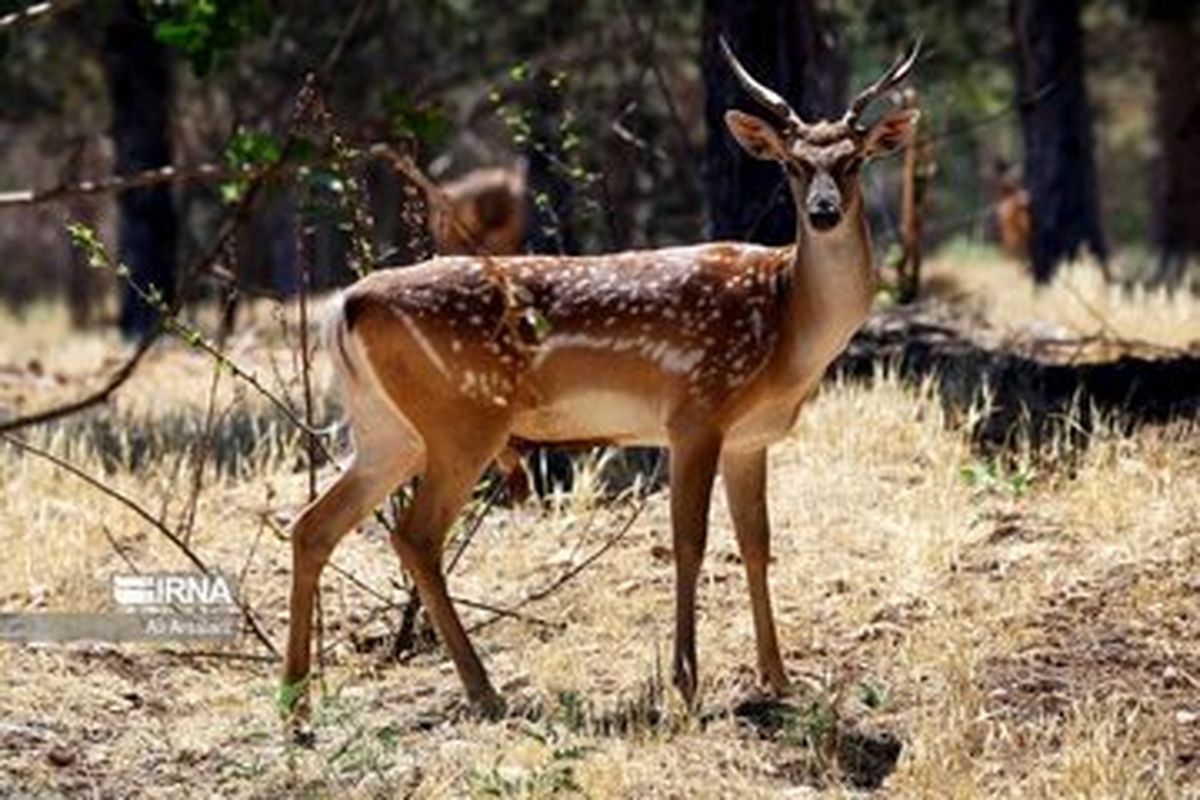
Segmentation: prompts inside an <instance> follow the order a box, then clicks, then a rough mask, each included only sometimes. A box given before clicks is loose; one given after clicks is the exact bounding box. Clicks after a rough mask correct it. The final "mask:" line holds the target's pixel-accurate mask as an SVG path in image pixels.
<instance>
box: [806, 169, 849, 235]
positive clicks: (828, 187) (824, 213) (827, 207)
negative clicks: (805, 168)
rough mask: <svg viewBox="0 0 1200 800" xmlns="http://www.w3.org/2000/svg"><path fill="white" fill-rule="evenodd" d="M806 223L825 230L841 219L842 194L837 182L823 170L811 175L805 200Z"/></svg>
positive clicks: (819, 229)
mask: <svg viewBox="0 0 1200 800" xmlns="http://www.w3.org/2000/svg"><path fill="white" fill-rule="evenodd" d="M804 205H805V209H804V210H805V211H806V212H807V213H808V224H809V225H811V226H812V227H813V228H815V229H816V230H818V231H827V230H829V229H830V228H832V227H833V226H834V225H837V224H838V223H839V222H841V220H842V196H841V193H840V192H839V191H838V187H837V183H836V182H835V181H834V180H833V178H832V177H831V176H830V175H829V173H828V172H825V171H824V170H822V171H820V172H818V173H817V174H816V175H814V176H813V179H812V183H810V184H809V187H808V197H807V201H806V202H805V204H804Z"/></svg>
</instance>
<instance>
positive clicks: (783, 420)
mask: <svg viewBox="0 0 1200 800" xmlns="http://www.w3.org/2000/svg"><path fill="white" fill-rule="evenodd" d="M722 49H723V50H724V54H725V57H726V59H727V60H728V62H729V65H730V68H731V69H732V70H733V71H734V73H735V74H736V76H737V78H738V80H739V82H740V83H741V85H742V86H743V88H744V89H745V90H746V92H747V93H748V94H749V95H750V96H751V97H753V98H754V99H755V100H756V101H757V102H758V103H759V104H761V105H762V106H763V107H765V108H766V110H767V111H768V112H770V114H771V116H772V119H771V121H769V122H768V121H767V120H763V119H759V118H758V117H755V116H751V115H750V114H746V113H743V112H741V111H729V112H728V113H727V114H726V118H725V120H726V124H727V126H728V128H729V131H730V132H731V133H732V135H733V137H734V139H735V140H736V141H737V142H738V143H739V144H740V145H741V147H743V148H744V149H745V150H746V151H747V152H748V153H749V154H750V155H751V156H753V157H754V158H758V159H765V160H770V161H774V162H776V163H778V164H779V165H780V166H781V167H782V168H783V170H784V172H785V174H786V176H787V180H788V183H789V186H790V188H791V194H792V199H793V202H794V203H795V207H796V216H797V225H796V227H797V230H796V237H797V239H796V242H795V244H793V245H791V246H787V247H764V246H759V245H755V244H747V243H740V242H721V243H710V244H700V245H695V246H690V247H675V248H669V249H663V250H645V251H635V252H626V253H620V254H612V255H597V256H577V257H550V256H546V257H541V256H514V257H500V258H481V257H475V256H465V257H454V258H436V259H433V260H431V261H428V262H425V263H424V264H420V265H417V266H415V267H409V268H404V269H395V270H382V271H379V272H376V273H374V274H373V275H371V276H369V277H367V278H364V279H363V280H361V281H359V282H358V283H356V284H354V285H353V286H351V287H349V288H348V289H346V290H345V291H344V292H343V293H342V294H341V296H340V298H339V301H338V302H337V304H336V305H335V307H334V309H333V311H332V314H331V315H330V317H329V318H328V321H327V328H326V342H327V344H326V346H327V349H328V352H329V355H330V357H331V358H332V360H333V362H334V365H335V369H336V374H337V376H338V378H339V382H340V384H341V389H342V393H343V395H344V397H345V406H346V408H347V410H348V414H349V417H350V424H351V429H352V432H353V440H354V456H353V459H352V460H351V462H350V464H349V465H348V468H347V469H346V471H345V472H343V473H342V474H341V475H340V476H339V477H338V478H337V479H336V480H335V481H334V482H333V484H332V485H330V486H329V487H328V488H326V489H325V491H324V493H323V494H322V495H321V496H320V497H319V498H318V499H317V500H316V501H315V502H313V503H312V504H311V505H309V506H308V507H307V508H305V509H304V511H303V512H301V514H300V516H299V518H298V519H297V520H296V522H295V523H294V525H293V527H292V531H291V539H292V552H293V573H292V591H291V607H290V613H291V619H290V630H289V636H288V646H287V658H286V665H285V675H284V679H285V681H286V682H287V684H288V686H289V687H291V688H292V690H291V691H289V692H288V696H294V697H296V698H297V699H298V700H300V698H301V697H302V696H303V687H304V686H305V680H306V678H307V676H308V673H309V664H310V656H311V653H310V650H311V641H310V639H311V624H312V612H313V602H314V593H315V592H316V590H317V586H318V581H319V578H320V574H321V570H322V569H323V568H324V566H325V564H326V562H327V561H328V559H329V556H330V554H331V553H332V551H333V549H334V547H335V546H336V545H337V543H338V541H339V540H340V539H341V538H342V537H343V535H344V534H345V533H346V532H347V531H348V530H349V529H350V528H351V527H352V526H353V525H355V524H356V523H357V522H358V521H359V520H361V519H362V518H363V517H365V516H366V515H367V514H368V513H369V512H370V511H371V509H372V508H373V507H374V506H375V505H376V504H378V503H379V502H380V501H382V500H383V499H384V498H385V497H386V496H387V495H388V494H389V493H390V492H391V491H393V490H394V489H395V488H396V487H397V486H399V485H401V484H403V483H404V482H406V481H408V480H409V479H411V478H414V477H417V476H420V481H419V483H418V485H417V488H416V493H415V495H414V497H413V501H412V503H411V505H410V506H409V508H408V509H407V512H406V516H405V518H404V520H403V522H402V523H401V524H400V526H399V528H398V529H397V530H396V531H395V533H394V534H393V536H392V545H393V547H394V548H395V550H396V552H397V553H398V554H399V556H400V559H401V561H402V562H403V564H404V566H405V567H406V569H407V570H408V572H409V573H410V575H411V576H412V578H413V581H414V583H415V584H416V587H417V590H418V592H419V593H420V596H421V599H422V601H423V603H424V605H425V608H426V609H427V610H428V612H429V615H430V618H431V619H432V621H433V624H434V626H435V627H436V629H437V632H438V634H439V636H440V638H441V641H442V642H443V643H444V645H445V646H446V648H447V650H448V651H449V654H450V656H451V658H452V659H453V661H454V665H455V667H456V669H457V671H458V674H459V676H460V678H461V679H462V682H463V684H464V686H465V688H466V692H467V695H468V697H469V698H470V700H471V701H472V703H473V704H474V705H475V706H476V708H478V709H479V710H481V711H482V712H485V713H489V714H495V713H499V712H500V711H501V710H502V708H503V704H502V702H501V701H500V698H499V696H498V695H497V694H496V692H495V690H494V689H493V688H492V685H491V682H490V681H489V680H488V676H487V673H486V671H485V670H484V667H483V664H482V663H481V661H480V660H479V657H478V656H477V655H476V653H475V650H474V648H473V647H472V646H471V643H470V641H469V640H468V639H467V634H466V632H465V630H464V628H463V625H462V622H461V621H460V619H459V617H458V614H457V613H456V612H455V609H454V606H453V604H452V603H451V600H450V596H449V594H448V592H447V589H446V581H445V577H444V576H443V573H442V568H441V560H442V547H443V543H444V540H445V537H446V533H447V531H448V530H449V528H450V526H451V524H452V523H453V521H454V519H455V517H456V516H457V514H458V512H459V509H460V508H461V506H462V505H463V503H464V501H465V500H466V498H467V497H468V496H469V494H470V492H471V490H472V488H473V487H474V486H475V482H476V480H477V479H478V477H479V473H480V471H481V470H482V469H483V468H484V467H485V466H486V465H487V464H488V463H489V462H490V461H491V460H492V459H493V458H495V456H496V455H497V454H498V453H500V452H501V451H502V450H503V449H504V448H505V446H506V445H507V443H508V442H509V441H510V440H512V439H513V438H517V439H521V440H525V441H529V442H539V443H541V442H545V443H561V442H608V443H615V444H649V445H665V446H667V447H669V448H670V451H671V464H670V511H671V525H672V532H673V542H674V555H675V569H676V588H675V610H676V618H675V651H674V660H673V667H674V682H675V684H676V686H677V687H678V688H679V689H680V691H681V692H682V694H683V696H684V697H685V699H686V700H687V701H688V702H689V703H691V702H692V701H693V699H694V697H695V692H696V687H697V676H698V671H697V659H696V645H695V624H696V616H695V603H696V586H697V579H698V577H699V573H700V566H701V560H702V558H703V555H704V549H705V543H706V540H707V534H708V510H709V501H710V498H711V493H712V487H713V481H714V477H715V475H716V473H717V471H718V469H719V470H720V472H721V473H722V475H723V476H724V484H725V491H726V494H727V496H728V500H729V507H730V511H731V514H732V517H733V522H734V529H735V532H736V535H737V540H738V546H739V548H740V550H741V554H742V557H743V560H744V562H745V568H746V574H747V578H748V582H749V587H750V601H751V608H752V610H753V618H754V629H755V635H756V640H757V654H758V668H759V671H760V673H761V675H762V677H763V679H764V680H765V681H766V683H767V684H768V685H769V687H770V688H771V689H772V690H774V691H775V692H780V693H781V692H783V691H785V689H786V687H787V676H786V673H785V670H784V666H783V661H782V659H781V657H780V653H779V646H778V643H777V640H776V633H775V624H774V620H773V616H772V611H771V601H770V596H769V592H768V584H767V564H768V562H769V543H768V540H769V525H768V514H767V497H766V490H767V447H768V446H769V445H771V444H772V443H774V442H777V441H779V440H780V439H781V438H782V437H784V436H785V435H786V434H787V433H788V432H789V431H790V430H791V429H792V427H793V425H794V423H795V421H796V418H797V415H798V413H799V411H800V408H801V406H802V405H803V404H804V401H805V400H806V399H807V398H808V397H809V395H810V394H811V393H812V392H813V390H814V389H815V388H816V386H817V384H818V382H819V381H820V380H821V377H822V375H823V374H824V372H825V369H826V367H827V366H828V364H829V363H830V361H832V360H833V358H834V357H835V356H836V355H837V354H838V353H839V352H840V351H841V350H842V349H843V348H844V347H845V345H846V343H847V341H848V340H849V338H850V336H851V335H852V334H853V333H854V331H855V330H856V329H857V328H858V327H859V325H860V324H861V323H862V321H863V320H864V318H865V317H866V315H867V312H868V309H869V308H870V305H871V300H872V297H873V295H874V291H875V267H874V263H873V260H872V255H871V244H870V242H871V238H870V234H869V231H868V228H867V220H866V215H865V213H864V209H863V197H862V189H861V180H860V171H861V168H862V166H863V164H864V163H866V162H867V161H868V160H869V159H871V158H872V157H874V156H877V155H880V154H882V153H885V152H889V151H891V150H894V149H895V148H896V147H898V146H900V145H901V144H903V143H904V142H905V141H906V139H907V137H908V135H909V131H910V129H911V126H912V125H913V124H914V122H915V120H916V118H917V114H918V112H917V111H916V110H915V109H892V110H890V111H888V112H887V113H885V114H884V115H883V116H882V117H881V118H879V119H878V121H876V122H875V123H874V124H872V125H870V126H867V125H864V124H863V115H864V113H865V112H866V110H867V108H868V106H870V105H872V104H873V103H874V102H875V101H876V100H878V99H880V98H881V97H883V96H885V95H886V94H888V93H889V91H890V89H892V88H893V87H895V86H896V85H898V84H899V83H900V82H901V81H903V80H904V79H905V77H907V75H908V74H909V72H910V71H911V69H912V67H913V64H914V63H915V61H916V56H917V49H918V48H917V45H914V46H913V47H912V48H911V49H910V50H909V52H908V53H907V54H905V55H904V56H903V57H901V58H899V59H898V60H897V61H896V62H895V63H894V64H893V65H892V66H891V68H889V69H888V70H887V71H886V72H885V73H884V74H883V76H882V77H880V79H879V80H877V81H876V82H875V83H874V84H872V85H871V86H869V87H868V88H867V89H865V90H864V91H863V92H862V93H861V94H859V95H858V96H857V97H856V98H855V99H854V100H853V102H852V103H851V105H850V108H849V110H847V111H846V113H845V114H844V115H843V116H842V117H840V118H839V119H835V120H823V121H816V122H809V121H807V120H804V119H801V117H800V116H799V115H798V114H797V113H796V112H795V111H794V110H792V108H791V107H790V106H789V105H788V104H787V103H786V102H785V101H784V100H783V98H781V97H780V96H779V95H778V94H776V93H775V92H774V91H772V90H771V89H769V88H767V87H765V86H763V85H761V84H760V83H758V82H757V81H756V80H755V79H754V78H753V77H752V76H751V75H750V74H749V73H748V72H747V71H746V70H745V69H744V68H743V67H742V66H741V64H739V63H738V61H737V59H736V58H735V57H734V55H733V53H732V52H731V51H730V50H729V48H728V47H727V46H726V45H725V44H724V42H722ZM514 546H517V545H514ZM306 708H307V703H306V702H305V701H303V700H300V701H299V705H298V707H296V711H297V714H296V719H298V720H299V719H302V718H303V714H304V712H305V710H306Z"/></svg>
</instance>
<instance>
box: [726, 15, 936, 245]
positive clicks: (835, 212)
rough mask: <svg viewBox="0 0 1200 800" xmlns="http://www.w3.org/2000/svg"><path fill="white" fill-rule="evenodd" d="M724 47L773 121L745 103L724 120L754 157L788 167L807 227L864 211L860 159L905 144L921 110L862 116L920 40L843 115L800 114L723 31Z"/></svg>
mask: <svg viewBox="0 0 1200 800" xmlns="http://www.w3.org/2000/svg"><path fill="white" fill-rule="evenodd" d="M721 51H722V52H723V53H724V55H725V59H726V60H727V61H728V62H729V66H730V68H731V69H732V70H733V73H734V75H735V76H736V77H737V79H738V82H739V83H740V84H741V85H742V88H744V89H745V90H746V92H747V93H748V94H749V95H750V96H751V97H753V98H754V99H755V100H757V101H758V102H759V103H760V104H761V105H762V106H763V107H764V108H766V109H767V110H768V111H770V112H771V114H772V116H774V118H775V120H774V122H773V123H772V122H767V121H766V120H763V119H760V118H759V117H756V116H754V115H752V114H747V113H745V112H743V111H729V112H727V113H726V114H725V124H726V125H727V126H728V127H729V131H730V133H732V134H733V136H734V138H735V139H736V140H737V142H738V144H740V145H741V146H742V149H744V150H745V151H746V152H747V153H749V154H750V155H751V156H752V157H754V158H757V159H761V160H765V161H776V162H778V163H779V164H780V165H781V166H782V167H783V169H784V172H785V173H786V174H787V178H788V184H789V185H790V187H791V190H792V197H793V199H794V201H795V204H796V211H797V217H798V218H799V223H798V224H799V225H800V226H801V228H802V230H804V231H806V232H816V233H824V232H828V231H832V230H833V229H835V228H836V227H837V226H838V225H839V224H841V222H842V220H843V219H845V218H846V217H847V215H848V214H850V213H854V212H859V211H861V209H862V197H861V189H860V184H859V174H860V170H861V168H862V166H863V164H864V163H866V162H867V161H868V160H870V159H871V158H874V157H876V156H879V155H883V154H885V153H889V152H891V151H892V150H894V149H896V148H897V147H899V146H900V145H901V144H903V143H904V142H905V141H906V140H907V138H908V136H909V134H910V132H911V130H912V128H913V125H914V124H915V122H916V120H917V117H918V112H917V110H916V109H893V110H891V111H889V112H887V113H885V114H884V115H883V116H882V117H881V118H880V119H879V120H877V121H876V122H875V123H874V124H871V125H869V126H868V125H864V124H863V115H864V113H865V112H866V111H867V109H868V108H869V107H870V106H871V105H872V104H873V103H874V102H875V101H877V100H879V99H880V98H882V97H884V96H885V95H886V94H887V93H888V91H890V90H891V89H892V88H893V87H895V86H897V85H898V84H900V83H901V82H902V81H903V80H904V79H905V78H907V77H908V74H909V72H911V71H912V68H913V65H914V64H915V63H916V60H917V54H918V52H919V51H920V41H919V40H918V41H916V42H914V43H913V44H912V46H911V47H910V48H909V50H908V52H907V53H905V54H904V55H902V56H901V57H899V58H898V59H896V61H895V62H894V63H893V64H892V66H891V67H889V68H888V70H887V71H886V72H884V74H883V75H882V76H880V78H879V79H878V80H877V81H875V82H874V83H872V84H871V85H870V86H868V87H867V88H866V89H864V90H863V91H862V92H860V93H859V94H858V96H857V97H855V98H854V100H853V101H851V103H850V107H849V108H848V109H847V110H846V113H845V114H844V115H843V116H842V117H841V118H840V119H837V120H819V121H816V122H808V121H806V120H804V119H802V118H801V117H800V115H799V114H797V113H796V111H795V110H794V109H793V108H792V107H791V106H790V105H788V103H787V101H785V100H784V99H783V98H782V97H780V96H779V94H777V93H776V92H775V91H773V90H771V89H769V88H767V87H766V86H764V85H763V84H761V83H759V82H758V81H757V80H755V78H754V77H753V76H751V75H750V73H749V72H748V71H747V70H746V68H745V67H743V66H742V65H741V63H740V62H739V61H738V60H737V57H736V56H734V54H733V51H732V50H731V49H730V48H729V45H728V43H726V41H725V39H724V38H722V39H721Z"/></svg>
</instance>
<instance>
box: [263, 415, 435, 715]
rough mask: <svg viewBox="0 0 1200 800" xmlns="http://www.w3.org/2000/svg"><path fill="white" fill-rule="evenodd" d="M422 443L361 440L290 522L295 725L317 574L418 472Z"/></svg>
mask: <svg viewBox="0 0 1200 800" xmlns="http://www.w3.org/2000/svg"><path fill="white" fill-rule="evenodd" d="M420 462H421V445H420V442H419V441H417V440H414V439H396V438H393V439H392V440H390V441H389V440H364V441H363V446H360V447H358V448H356V450H355V453H354V457H353V459H352V460H351V463H350V466H349V467H348V468H347V469H346V471H345V472H343V473H342V474H341V475H339V476H338V477H337V479H336V480H335V481H334V482H333V483H332V484H330V485H329V486H328V487H326V489H325V490H324V491H323V492H322V493H321V495H320V497H318V498H317V499H316V500H314V501H313V502H312V503H311V504H309V505H308V506H307V507H306V508H305V509H304V510H303V511H301V512H300V516H299V517H298V518H297V519H296V521H295V522H294V523H293V524H292V529H291V540H292V592H291V600H290V612H289V619H288V645H287V654H286V658H285V663H284V682H285V686H286V687H288V688H287V689H286V690H285V691H286V693H287V694H286V697H287V699H288V700H290V701H291V702H290V705H291V706H292V707H291V708H289V709H287V710H288V711H290V712H292V713H293V714H294V715H295V717H296V720H297V721H301V722H302V721H303V720H304V719H305V718H306V717H307V715H308V711H309V708H308V698H307V687H305V686H304V681H305V680H306V679H307V678H308V675H309V665H310V659H311V655H312V654H311V640H312V615H313V601H314V598H315V595H316V592H317V588H318V586H319V584H320V579H321V571H322V570H323V569H324V568H325V564H326V563H327V562H328V561H329V557H330V555H331V554H332V553H333V550H334V548H335V547H336V546H337V543H338V542H339V541H341V539H342V537H343V536H345V534H346V533H347V532H348V531H349V530H350V529H351V528H352V527H354V525H355V524H357V523H358V522H359V521H361V520H362V519H363V518H364V517H366V516H367V514H369V513H370V512H371V510H372V509H373V508H375V506H377V505H379V503H381V502H382V501H383V500H384V498H386V497H387V496H388V494H389V493H391V492H392V491H393V490H395V489H396V487H398V486H400V485H401V484H403V483H404V482H405V481H407V480H408V479H409V478H411V477H412V476H413V475H414V474H415V473H416V472H417V470H418V469H419V467H420Z"/></svg>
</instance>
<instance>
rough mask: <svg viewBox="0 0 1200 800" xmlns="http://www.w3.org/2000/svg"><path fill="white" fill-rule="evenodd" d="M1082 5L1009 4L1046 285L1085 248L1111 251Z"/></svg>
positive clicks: (1034, 257)
mask: <svg viewBox="0 0 1200 800" xmlns="http://www.w3.org/2000/svg"><path fill="white" fill-rule="evenodd" d="M1079 8H1080V0H1053V2H1050V1H1049V0H1011V3H1010V5H1009V16H1010V20H1011V23H1012V28H1013V33H1014V35H1015V37H1016V46H1017V53H1016V55H1017V57H1016V70H1017V91H1018V93H1019V97H1020V101H1021V102H1020V108H1021V131H1022V135H1023V138H1024V142H1025V185H1026V187H1027V188H1028V190H1029V198H1030V209H1031V212H1032V216H1033V230H1032V234H1031V237H1030V245H1029V249H1030V261H1031V263H1032V265H1033V275H1034V279H1035V280H1037V281H1038V282H1039V283H1047V282H1049V281H1050V279H1051V278H1052V277H1053V276H1054V271H1055V269H1056V268H1057V267H1058V265H1059V264H1060V263H1061V262H1062V261H1064V260H1070V259H1073V258H1076V257H1078V256H1079V255H1081V251H1082V250H1083V249H1084V248H1087V249H1088V250H1091V252H1092V253H1093V254H1094V255H1095V256H1096V257H1097V258H1099V259H1100V261H1101V263H1104V262H1105V260H1106V258H1107V254H1108V253H1107V248H1106V246H1105V242H1104V234H1103V231H1102V229H1101V225H1100V207H1099V203H1098V202H1097V197H1096V163H1095V159H1094V156H1093V153H1092V151H1093V136H1092V111H1091V108H1090V106H1089V105H1088V98H1087V89H1086V87H1085V85H1084V63H1083V28H1082V27H1081V26H1080V23H1079Z"/></svg>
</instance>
